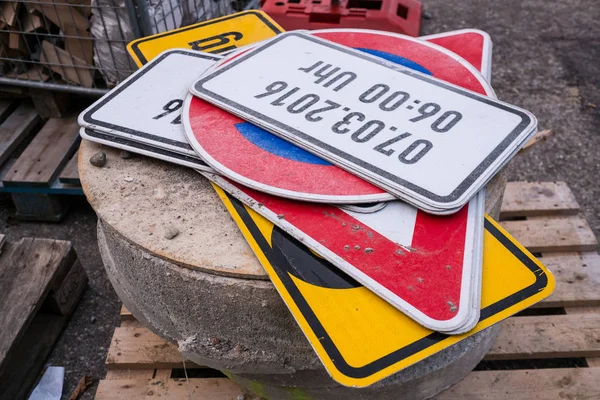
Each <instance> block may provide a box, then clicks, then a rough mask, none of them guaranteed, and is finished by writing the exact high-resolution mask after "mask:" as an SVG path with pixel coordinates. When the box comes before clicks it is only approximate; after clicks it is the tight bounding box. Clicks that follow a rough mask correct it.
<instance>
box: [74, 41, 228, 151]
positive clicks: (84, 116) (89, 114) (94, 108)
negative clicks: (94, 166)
mask: <svg viewBox="0 0 600 400" xmlns="http://www.w3.org/2000/svg"><path fill="white" fill-rule="evenodd" d="M173 54H182V55H185V56H190V57H196V58H202V59H206V60H210V61H215V62H216V61H219V60H221V58H222V57H220V56H218V55H213V54H209V53H202V52H199V51H195V50H186V49H172V50H165V51H164V52H162V53H160V54H159V55H158V56H156V57H155V58H154V59H152V61H151V62H150V63H148V64H146V65H144V66H143V67H142V68H140V69H139V70H137V71H136V72H135V73H133V74H132V75H131V76H129V77H128V78H127V79H126V80H124V81H123V82H122V83H121V84H119V85H118V86H117V87H116V88H114V89H113V90H111V91H110V92H108V93H107V94H105V95H104V96H102V98H100V99H99V100H98V101H96V102H95V103H94V104H92V105H91V106H90V107H88V108H86V109H85V110H83V111H82V112H81V114H79V118H78V122H79V125H81V126H85V127H86V128H90V129H93V130H100V131H102V132H105V133H112V132H115V131H116V132H122V133H124V134H127V135H132V136H138V137H140V138H144V139H147V140H153V141H156V142H160V143H163V144H165V145H169V146H172V147H176V148H180V149H181V150H180V151H185V152H186V154H187V153H190V154H191V153H194V151H193V149H192V147H191V146H190V144H189V143H187V142H179V141H176V140H171V139H167V138H165V137H162V136H156V135H153V134H150V133H146V132H142V131H138V130H135V129H131V128H127V127H124V126H119V125H114V124H112V123H110V122H108V121H100V120H98V119H95V118H94V114H95V113H96V112H98V111H99V110H100V109H101V108H102V107H104V106H105V105H106V104H108V103H109V102H111V101H112V100H113V99H114V98H115V97H116V96H118V95H119V94H121V93H122V92H124V91H125V90H126V89H127V88H129V87H130V86H131V85H132V84H134V83H135V82H137V81H138V80H140V79H142V78H143V77H144V75H145V74H146V73H147V72H149V71H151V70H152V69H153V68H155V67H156V66H158V65H159V64H160V63H161V61H163V60H164V59H166V58H167V57H169V56H171V55H173ZM181 129H183V126H182V128H181ZM153 147H155V146H153ZM175 151H176V150H175Z"/></svg>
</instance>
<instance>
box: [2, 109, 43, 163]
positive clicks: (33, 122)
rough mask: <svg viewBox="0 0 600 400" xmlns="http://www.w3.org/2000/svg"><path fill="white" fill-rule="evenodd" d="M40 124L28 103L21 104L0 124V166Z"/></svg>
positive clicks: (34, 111)
mask: <svg viewBox="0 0 600 400" xmlns="http://www.w3.org/2000/svg"><path fill="white" fill-rule="evenodd" d="M39 122H40V117H39V115H38V113H37V111H36V110H35V108H33V106H31V105H30V104H28V103H23V104H21V105H20V106H19V107H17V109H16V110H15V111H14V112H13V113H12V114H10V115H9V116H8V118H6V120H5V121H4V122H3V123H2V124H0V165H2V164H4V163H5V162H6V160H8V158H9V157H10V156H11V155H12V152H13V151H14V150H15V149H16V148H17V146H19V144H21V143H22V142H23V141H24V140H25V139H26V138H27V137H28V136H29V134H30V133H31V132H32V131H33V129H34V128H35V127H36V126H37V125H38V123H39Z"/></svg>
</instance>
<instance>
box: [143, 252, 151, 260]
mask: <svg viewBox="0 0 600 400" xmlns="http://www.w3.org/2000/svg"><path fill="white" fill-rule="evenodd" d="M142 257H144V258H145V259H146V260H149V259H151V258H152V257H150V254H147V253H144V254H142Z"/></svg>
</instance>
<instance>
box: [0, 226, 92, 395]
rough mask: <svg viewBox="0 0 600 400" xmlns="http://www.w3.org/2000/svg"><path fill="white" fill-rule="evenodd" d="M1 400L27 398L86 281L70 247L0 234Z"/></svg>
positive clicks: (52, 242) (64, 243)
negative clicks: (10, 240)
mask: <svg viewBox="0 0 600 400" xmlns="http://www.w3.org/2000/svg"><path fill="white" fill-rule="evenodd" d="M0 241H1V243H0V244H1V245H0V248H1V251H2V253H1V254H0V399H2V400H4V399H6V400H9V399H10V400H18V399H24V398H26V396H27V394H28V393H29V391H30V390H31V386H32V385H33V383H34V382H35V380H36V379H37V377H38V374H39V372H40V370H41V368H42V367H43V365H44V362H45V361H46V358H47V357H48V354H50V351H51V350H52V347H53V346H54V343H55V342H56V340H57V339H58V337H59V336H60V334H61V332H62V330H63V329H64V327H65V325H66V323H67V321H68V320H69V317H70V316H71V313H72V312H73V310H74V309H75V306H76V305H77V303H78V302H79V299H80V298H81V295H82V293H83V290H84V289H85V287H86V284H87V276H86V274H85V271H84V270H83V268H82V267H81V264H80V263H79V261H78V260H77V255H76V254H75V250H73V247H72V246H71V243H70V242H66V241H62V240H51V239H35V238H24V239H21V241H20V242H16V243H4V235H0Z"/></svg>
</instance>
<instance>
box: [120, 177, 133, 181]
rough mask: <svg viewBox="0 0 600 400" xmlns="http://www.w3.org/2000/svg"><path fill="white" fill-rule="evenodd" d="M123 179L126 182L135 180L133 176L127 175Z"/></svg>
mask: <svg viewBox="0 0 600 400" xmlns="http://www.w3.org/2000/svg"><path fill="white" fill-rule="evenodd" d="M123 180H124V181H125V182H133V181H134V179H133V178H132V177H131V176H126V177H125V178H123Z"/></svg>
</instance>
